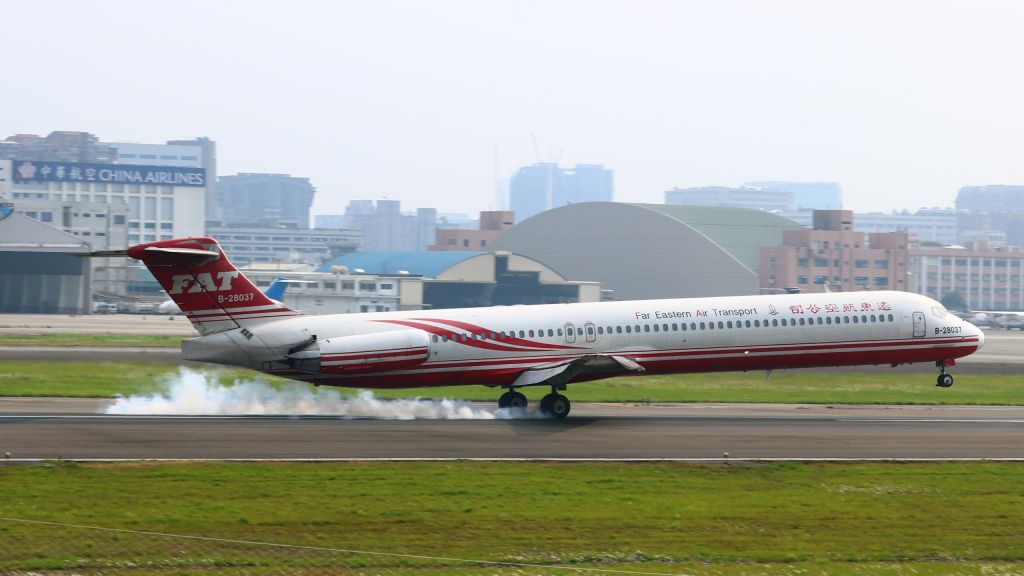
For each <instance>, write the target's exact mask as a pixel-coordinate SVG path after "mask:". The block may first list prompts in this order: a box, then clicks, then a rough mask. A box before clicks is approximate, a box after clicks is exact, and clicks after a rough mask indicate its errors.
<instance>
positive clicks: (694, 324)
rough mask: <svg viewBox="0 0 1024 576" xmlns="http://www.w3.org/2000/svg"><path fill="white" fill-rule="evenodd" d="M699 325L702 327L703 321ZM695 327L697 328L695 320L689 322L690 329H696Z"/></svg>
mask: <svg viewBox="0 0 1024 576" xmlns="http://www.w3.org/2000/svg"><path fill="white" fill-rule="evenodd" d="M700 327H701V328H704V323H703V322H701V324H700ZM696 329H697V323H696V322H690V330H696Z"/></svg>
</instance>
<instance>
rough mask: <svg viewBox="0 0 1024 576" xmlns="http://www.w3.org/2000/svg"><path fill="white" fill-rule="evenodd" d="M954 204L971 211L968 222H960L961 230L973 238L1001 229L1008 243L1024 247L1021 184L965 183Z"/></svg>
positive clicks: (1023, 195)
mask: <svg viewBox="0 0 1024 576" xmlns="http://www.w3.org/2000/svg"><path fill="white" fill-rule="evenodd" d="M956 207H957V209H959V210H965V211H967V212H968V213H969V214H970V223H964V222H961V230H964V231H970V232H971V233H972V236H975V237H977V236H978V234H979V233H983V232H1001V233H1003V234H1005V236H1006V238H1005V239H1006V242H1007V243H1008V244H1011V245H1015V246H1024V185H1002V184H998V185H990V186H964V187H963V188H961V189H960V192H959V193H958V194H957V196H956Z"/></svg>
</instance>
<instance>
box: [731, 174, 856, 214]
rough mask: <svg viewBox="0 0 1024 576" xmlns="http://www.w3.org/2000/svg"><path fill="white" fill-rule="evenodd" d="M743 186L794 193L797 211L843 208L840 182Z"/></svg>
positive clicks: (771, 182)
mask: <svg viewBox="0 0 1024 576" xmlns="http://www.w3.org/2000/svg"><path fill="white" fill-rule="evenodd" d="M743 185H744V186H746V187H748V188H758V189H760V190H781V191H785V192H792V193H793V204H794V208H795V209H796V210H839V209H840V208H842V207H843V189H842V188H840V186H839V183H838V182H788V181H782V180H765V181H758V182H744V184H743Z"/></svg>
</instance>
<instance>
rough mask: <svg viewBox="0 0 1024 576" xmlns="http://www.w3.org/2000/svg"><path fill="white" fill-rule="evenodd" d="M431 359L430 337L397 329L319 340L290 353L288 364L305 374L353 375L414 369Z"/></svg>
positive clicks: (420, 331) (422, 333) (423, 333)
mask: <svg viewBox="0 0 1024 576" xmlns="http://www.w3.org/2000/svg"><path fill="white" fill-rule="evenodd" d="M429 357H430V336H429V335H428V334H427V333H426V332H423V331H422V330H394V331H391V332H379V333H376V334H362V335H358V336H341V337H339V338H328V339H325V340H317V341H316V342H312V343H311V344H310V345H309V346H306V347H305V348H303V349H302V350H296V351H294V352H292V353H290V354H288V363H289V364H290V365H291V367H292V368H294V369H295V370H302V371H303V372H319V373H324V374H352V373H359V372H387V371H389V370H401V369H403V368H411V367H413V366H417V365H419V364H422V363H424V362H426V361H427V358H429Z"/></svg>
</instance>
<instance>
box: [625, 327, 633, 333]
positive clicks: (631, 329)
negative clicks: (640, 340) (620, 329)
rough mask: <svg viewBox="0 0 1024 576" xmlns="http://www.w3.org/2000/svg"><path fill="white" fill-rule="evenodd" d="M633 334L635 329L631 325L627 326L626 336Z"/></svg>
mask: <svg viewBox="0 0 1024 576" xmlns="http://www.w3.org/2000/svg"><path fill="white" fill-rule="evenodd" d="M632 332H633V327H632V326H629V325H627V326H626V334H630V333H632Z"/></svg>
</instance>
